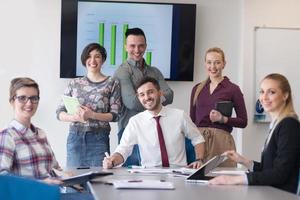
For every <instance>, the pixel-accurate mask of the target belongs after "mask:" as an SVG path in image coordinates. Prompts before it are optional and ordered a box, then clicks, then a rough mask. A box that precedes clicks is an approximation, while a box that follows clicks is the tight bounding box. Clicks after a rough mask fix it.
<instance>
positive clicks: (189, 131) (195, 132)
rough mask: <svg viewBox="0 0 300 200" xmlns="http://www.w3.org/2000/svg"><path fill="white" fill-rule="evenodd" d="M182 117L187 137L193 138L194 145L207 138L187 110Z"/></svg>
mask: <svg viewBox="0 0 300 200" xmlns="http://www.w3.org/2000/svg"><path fill="white" fill-rule="evenodd" d="M182 117H183V130H184V134H185V136H186V137H187V138H189V139H190V140H192V144H193V146H195V145H197V144H200V143H203V142H204V141H205V140H204V138H203V136H202V134H201V133H200V131H199V129H198V128H197V126H196V125H195V124H194V123H193V121H192V120H191V118H190V117H189V116H188V115H187V114H186V113H185V112H183V116H182Z"/></svg>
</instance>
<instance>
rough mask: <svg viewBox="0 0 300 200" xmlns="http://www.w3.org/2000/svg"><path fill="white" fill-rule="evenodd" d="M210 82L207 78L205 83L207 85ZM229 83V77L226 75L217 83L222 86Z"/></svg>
mask: <svg viewBox="0 0 300 200" xmlns="http://www.w3.org/2000/svg"><path fill="white" fill-rule="evenodd" d="M210 82H211V80H210V79H208V81H207V83H206V84H207V85H209V84H210ZM228 84H229V78H228V77H227V76H224V79H223V80H222V81H221V82H220V83H219V85H221V86H222V87H226V86H227V85H228Z"/></svg>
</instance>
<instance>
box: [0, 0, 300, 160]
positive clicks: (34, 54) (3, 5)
mask: <svg viewBox="0 0 300 200" xmlns="http://www.w3.org/2000/svg"><path fill="white" fill-rule="evenodd" d="M162 2H170V1H162ZM172 2H176V3H180V2H182V3H183V2H184V3H185V2H187V3H197V28H196V48H195V50H196V51H195V75H194V80H195V81H194V82H169V84H170V86H171V87H172V88H173V89H174V91H175V97H174V103H173V105H172V106H173V107H178V108H181V109H184V110H185V111H187V112H188V111H189V96H190V92H191V88H192V86H193V85H194V84H196V83H197V82H199V81H200V80H202V79H204V78H205V72H204V68H203V57H204V52H205V50H206V49H207V48H209V47H212V46H219V47H221V48H223V49H224V50H225V53H226V57H227V65H226V69H225V74H226V75H228V76H229V77H230V78H231V80H232V81H233V82H236V83H237V84H240V85H241V84H242V83H244V84H245V85H247V84H248V82H243V78H245V80H249V79H248V78H247V76H245V75H243V67H242V66H243V65H242V63H243V61H242V59H241V56H242V55H243V54H242V53H243V52H244V50H243V49H242V43H243V42H244V40H242V37H241V36H244V35H245V36H244V37H246V34H244V35H242V30H243V29H242V27H243V26H242V23H243V19H244V17H243V16H242V12H243V4H242V1H240V0H226V1H224V0H198V1H196V0H194V1H191V0H190V1H184V0H182V1H178V0H176V1H172ZM257 2H258V1H257ZM247 4H250V5H252V4H251V3H250V1H249V2H247ZM16 5H17V6H16ZM60 10H61V1H60V0H26V1H24V0H1V1H0V24H1V37H0V44H1V45H0V55H1V59H0V91H1V93H2V95H1V98H0V105H1V108H0V114H1V115H0V127H1V128H2V127H4V126H5V125H6V124H7V123H8V122H9V121H10V120H11V118H12V117H13V116H12V110H11V108H10V105H9V103H8V87H9V81H10V80H11V79H12V78H14V77H16V76H30V77H32V78H33V79H35V80H36V81H37V82H38V83H39V84H40V89H41V101H40V105H39V109H38V112H37V114H36V116H35V117H34V120H33V123H34V124H36V125H38V126H39V127H41V128H43V129H44V130H45V131H46V132H47V134H48V138H49V141H50V143H51V145H52V147H53V149H54V152H55V154H56V157H57V159H58V160H59V162H60V163H61V165H62V166H64V165H65V157H66V150H65V146H66V137H67V132H68V124H67V123H63V122H59V121H57V120H56V116H55V109H56V106H57V104H58V102H59V98H60V95H61V94H62V93H63V91H64V88H65V87H66V84H67V82H68V80H66V79H60V78H59V59H60ZM247 11H248V12H249V10H247ZM298 19H299V18H298ZM248 46H250V45H248ZM248 48H249V47H248ZM249 51H250V50H247V52H249ZM244 63H245V62H244ZM244 65H246V64H244ZM248 65H249V64H248ZM250 65H251V63H250ZM158 67H159V66H158ZM246 71H247V72H249V70H248V68H247V70H246ZM250 71H251V70H250ZM245 73H246V72H245ZM250 89H251V88H250ZM250 95H252V94H251V93H249V92H247V97H250ZM248 105H250V103H248ZM250 126H251V124H250ZM249 130H251V128H249ZM248 132H251V131H248ZM249 135H250V134H249ZM237 136H240V134H239V133H238V134H237ZM116 138H117V137H116V125H115V124H113V131H112V133H111V141H112V149H114V148H115V146H116V140H117V139H116ZM236 139H237V143H238V146H240V147H241V145H242V142H241V137H236Z"/></svg>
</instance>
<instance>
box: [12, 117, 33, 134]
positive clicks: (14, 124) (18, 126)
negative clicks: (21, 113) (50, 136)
mask: <svg viewBox="0 0 300 200" xmlns="http://www.w3.org/2000/svg"><path fill="white" fill-rule="evenodd" d="M9 126H10V127H13V128H15V129H16V130H17V131H18V132H19V133H21V134H22V135H23V134H25V133H26V132H27V131H28V129H29V128H27V127H25V126H24V125H23V124H21V123H20V122H18V121H17V120H15V119H14V120H12V121H11V122H10V123H9ZM29 130H31V131H32V132H33V133H36V127H35V126H34V125H32V124H30V129H29Z"/></svg>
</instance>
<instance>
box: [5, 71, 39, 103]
mask: <svg viewBox="0 0 300 200" xmlns="http://www.w3.org/2000/svg"><path fill="white" fill-rule="evenodd" d="M23 87H32V88H35V89H36V90H37V93H38V96H40V89H39V85H38V84H37V83H36V82H35V81H34V80H33V79H31V78H28V77H18V78H14V79H12V80H11V82H10V87H9V102H12V101H13V100H14V97H15V96H16V94H17V91H18V90H19V89H20V88H23Z"/></svg>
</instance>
